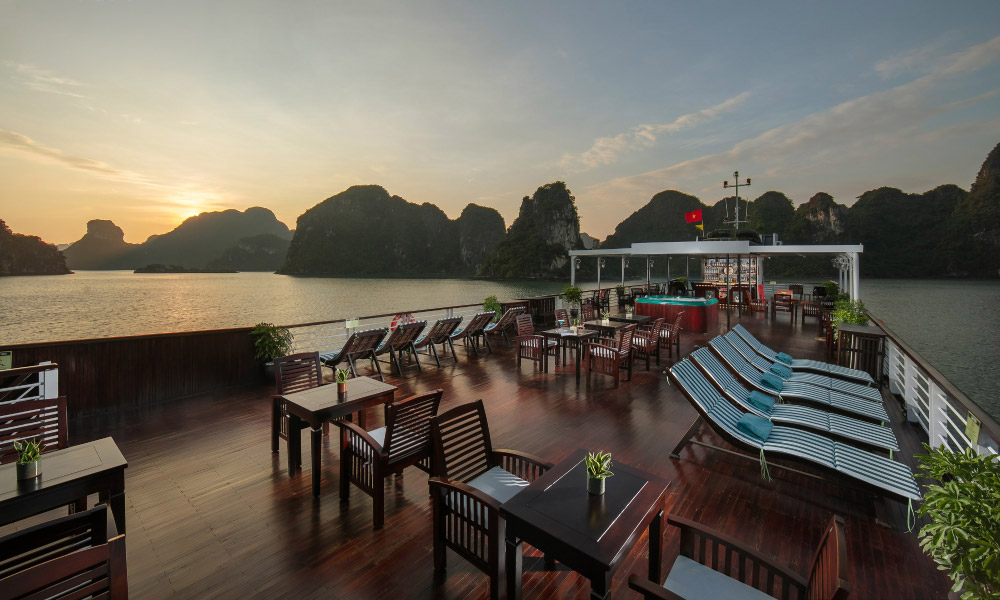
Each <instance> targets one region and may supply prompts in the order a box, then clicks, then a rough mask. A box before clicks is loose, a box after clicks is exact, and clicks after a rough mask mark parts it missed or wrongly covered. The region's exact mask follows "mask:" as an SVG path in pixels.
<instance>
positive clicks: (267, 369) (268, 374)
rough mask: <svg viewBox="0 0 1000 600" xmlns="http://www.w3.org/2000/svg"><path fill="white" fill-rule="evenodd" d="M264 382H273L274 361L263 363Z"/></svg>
mask: <svg viewBox="0 0 1000 600" xmlns="http://www.w3.org/2000/svg"><path fill="white" fill-rule="evenodd" d="M264 383H265V384H269V385H273V384H274V361H273V360H272V361H270V362H266V363H264Z"/></svg>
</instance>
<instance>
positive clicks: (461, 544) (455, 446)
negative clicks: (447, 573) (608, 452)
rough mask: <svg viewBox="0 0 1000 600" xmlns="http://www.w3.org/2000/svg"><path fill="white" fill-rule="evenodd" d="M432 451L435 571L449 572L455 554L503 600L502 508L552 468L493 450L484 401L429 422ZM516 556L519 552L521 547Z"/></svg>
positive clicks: (526, 457) (492, 595)
mask: <svg viewBox="0 0 1000 600" xmlns="http://www.w3.org/2000/svg"><path fill="white" fill-rule="evenodd" d="M431 445H432V468H433V472H434V477H432V478H431V479H430V487H431V508H432V512H433V538H434V569H435V570H436V571H443V570H444V569H445V568H446V566H447V558H446V552H447V549H448V548H451V549H452V550H453V551H455V553H456V554H458V555H459V556H461V557H462V558H464V559H466V560H467V561H469V562H470V563H472V565H473V566H475V567H476V568H477V569H479V570H480V571H483V572H484V573H486V574H487V575H488V576H489V578H490V598H492V599H493V600H497V599H499V598H502V597H503V586H504V578H505V577H504V575H505V571H504V565H505V561H504V558H505V549H504V545H505V540H504V537H505V536H504V534H505V531H504V521H503V519H502V518H501V517H500V505H501V504H503V503H504V502H506V501H507V500H509V499H510V498H511V497H513V496H514V494H516V493H517V492H518V491H520V490H521V488H523V487H525V486H527V485H528V483H530V482H531V481H534V480H535V479H537V478H538V477H539V476H541V475H542V473H544V472H545V471H548V470H549V469H551V468H552V464H551V463H547V462H545V461H543V460H541V459H539V458H537V457H535V456H531V455H529V454H525V453H523V452H517V451H515V450H501V449H494V448H493V445H492V443H491V441H490V429H489V425H488V424H487V422H486V410H485V409H484V408H483V401H482V400H477V401H475V402H472V403H469V404H463V405H461V406H458V407H455V408H453V409H451V410H449V411H447V412H445V413H442V414H440V415H438V416H437V417H435V418H433V419H431ZM486 490H490V492H487V491H486ZM516 551H517V552H521V544H518V545H517V549H516Z"/></svg>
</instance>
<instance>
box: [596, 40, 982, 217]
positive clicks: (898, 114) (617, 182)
mask: <svg viewBox="0 0 1000 600" xmlns="http://www.w3.org/2000/svg"><path fill="white" fill-rule="evenodd" d="M998 59H1000V37H996V38H994V39H992V40H989V41H987V42H984V43H982V44H977V45H975V46H972V47H970V48H967V49H966V50H964V51H962V52H958V53H955V54H952V55H950V56H948V57H946V58H944V59H942V60H941V61H939V62H938V64H936V66H934V67H933V68H931V69H930V72H929V73H928V74H926V75H924V76H922V77H919V78H917V79H914V80H913V81H910V82H908V83H905V84H903V85H899V86H896V87H893V88H891V89H888V90H884V91H881V92H876V93H872V94H869V95H866V96H861V97H859V98H855V99H853V100H849V101H846V102H843V103H841V104H838V105H836V106H833V107H832V108H830V109H828V110H826V111H824V112H820V113H814V114H812V115H808V116H806V117H804V118H802V119H800V120H799V121H796V122H794V123H789V124H785V125H781V126H778V127H775V128H773V129H770V130H768V131H765V132H763V133H761V134H760V135H758V136H756V137H754V138H749V139H745V140H742V141H740V142H738V143H736V144H734V145H733V146H732V147H731V148H730V149H729V150H726V151H724V152H719V153H716V154H709V155H704V156H700V157H697V158H692V159H690V160H686V161H683V162H680V163H677V164H675V165H671V166H669V167H665V168H663V169H658V170H655V171H649V172H646V173H639V174H636V175H630V176H626V177H619V178H616V179H612V180H609V181H606V182H601V183H598V184H595V185H593V186H590V187H589V188H587V189H586V190H584V191H583V192H582V193H580V194H578V197H579V198H586V199H587V200H588V201H589V202H591V203H593V202H595V201H597V202H596V203H599V204H608V203H617V204H620V203H621V198H622V197H632V198H635V200H634V201H633V203H637V202H639V201H640V199H641V198H644V197H649V196H650V195H652V194H653V193H656V192H658V191H660V190H663V189H669V188H676V187H681V184H682V183H683V184H684V185H687V186H690V187H701V186H702V185H703V184H704V183H705V181H704V176H705V174H707V173H715V172H728V171H729V170H731V168H732V166H733V164H734V163H736V162H738V161H739V160H741V159H742V160H744V161H752V162H755V163H757V164H758V165H774V164H778V165H784V167H783V168H797V167H794V165H795V164H796V163H802V162H804V161H810V162H812V161H816V160H819V158H820V157H822V156H824V155H825V156H827V157H830V156H833V155H834V154H835V150H837V149H840V150H842V151H845V150H850V151H856V152H859V153H860V152H864V153H867V155H871V154H872V153H876V154H875V155H874V158H875V159H877V152H878V150H877V148H878V147H882V148H884V147H886V146H887V145H901V144H903V143H904V140H905V139H909V138H912V137H914V136H917V135H920V134H921V132H920V125H921V124H922V123H925V122H926V121H927V120H928V119H929V118H931V117H933V116H935V115H938V114H940V113H942V112H946V111H948V110H952V109H954V108H958V107H962V106H967V105H969V104H972V103H975V102H981V101H983V100H986V99H988V98H991V97H993V96H994V95H995V94H996V92H995V91H993V92H987V93H985V94H980V95H978V96H975V97H973V98H969V99H966V100H959V101H954V102H950V103H946V104H941V105H935V104H932V103H931V102H930V101H929V99H928V98H929V96H930V94H929V92H930V91H931V90H932V89H933V88H935V87H936V86H938V85H940V84H942V83H944V82H946V81H947V80H948V79H951V78H953V77H955V76H957V75H961V74H966V73H971V72H974V71H977V70H979V69H981V68H983V67H985V66H987V65H989V64H992V63H994V62H996V61H997V60H998ZM720 106H721V105H720ZM744 164H745V162H744Z"/></svg>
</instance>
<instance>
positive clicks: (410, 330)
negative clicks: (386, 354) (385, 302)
mask: <svg viewBox="0 0 1000 600" xmlns="http://www.w3.org/2000/svg"><path fill="white" fill-rule="evenodd" d="M424 327H427V321H414V322H413V323H403V324H401V325H397V326H396V328H395V329H393V330H392V333H390V334H389V337H388V339H386V340H385V345H384V346H383V348H384V349H385V350H388V349H389V348H392V349H393V350H399V349H400V348H402V347H403V346H406V345H407V344H409V343H410V342H412V341H413V340H415V339H417V337H418V336H419V335H420V332H421V331H423V330H424Z"/></svg>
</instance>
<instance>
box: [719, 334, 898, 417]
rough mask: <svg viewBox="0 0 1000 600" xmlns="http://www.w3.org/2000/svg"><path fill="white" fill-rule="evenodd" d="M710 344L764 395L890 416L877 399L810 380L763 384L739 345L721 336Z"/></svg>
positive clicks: (854, 412)
mask: <svg viewBox="0 0 1000 600" xmlns="http://www.w3.org/2000/svg"><path fill="white" fill-rule="evenodd" d="M708 345H709V346H711V347H712V350H714V351H715V353H716V354H717V355H718V356H719V358H721V359H722V361H723V362H724V363H726V364H728V365H729V368H730V369H732V370H733V371H734V372H735V373H736V374H737V375H739V377H740V379H742V380H743V381H744V382H746V383H747V384H748V385H750V386H751V387H752V388H753V389H756V390H758V391H761V392H764V393H765V394H773V393H775V392H777V394H778V396H779V397H780V398H782V399H785V400H789V399H791V400H798V401H801V402H808V403H812V404H820V405H823V406H824V407H825V408H827V409H829V410H835V411H837V412H841V413H846V414H850V415H852V416H857V417H863V418H866V419H871V420H873V421H877V422H879V423H885V422H887V421H888V420H889V415H888V414H886V412H885V407H884V406H882V405H881V404H876V403H875V402H871V401H869V400H865V399H864V398H858V397H856V396H851V395H850V394H843V393H840V392H835V391H833V390H828V389H826V388H822V387H819V386H815V385H812V384H809V383H798V382H792V381H785V382H782V383H780V389H778V390H774V389H771V388H769V387H767V386H765V385H764V384H763V383H761V376H762V373H761V372H760V371H759V370H758V369H756V368H755V367H754V366H753V365H751V364H750V363H748V362H747V361H746V359H745V358H743V355H742V354H740V353H739V352H737V351H736V348H733V346H732V345H731V344H730V343H729V342H727V341H726V340H724V339H722V336H719V337H716V338H715V339H713V340H711V341H710V342H708Z"/></svg>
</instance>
